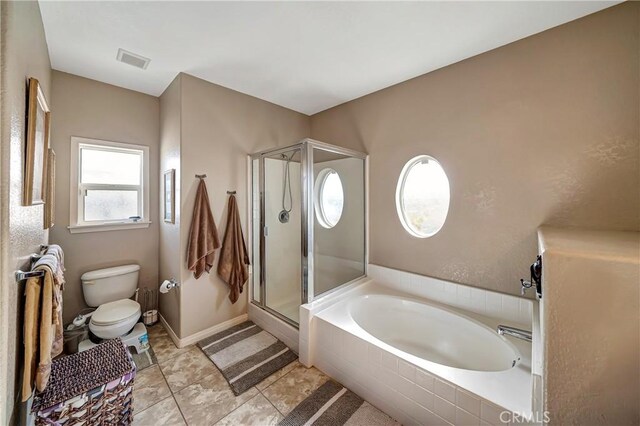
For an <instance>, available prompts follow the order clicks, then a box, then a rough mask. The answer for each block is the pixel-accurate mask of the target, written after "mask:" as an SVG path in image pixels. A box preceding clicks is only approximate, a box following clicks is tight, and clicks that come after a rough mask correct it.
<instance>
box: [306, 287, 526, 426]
mask: <svg viewBox="0 0 640 426" xmlns="http://www.w3.org/2000/svg"><path fill="white" fill-rule="evenodd" d="M452 285H455V284H452ZM301 315H302V318H301V324H300V333H301V340H300V342H301V346H302V347H301V360H302V361H303V363H306V364H307V365H310V364H312V365H315V366H317V367H318V368H319V369H320V370H322V371H324V372H325V373H327V374H328V375H330V376H331V377H333V378H334V379H336V380H338V381H339V382H341V383H343V384H344V385H345V386H347V387H349V388H351V389H352V390H353V391H354V392H356V393H358V394H360V395H361V396H362V397H363V398H364V399H366V400H368V401H369V402H371V403H373V404H374V405H376V406H378V407H379V408H380V409H382V410H384V411H385V412H387V413H389V414H390V415H392V416H393V417H394V418H396V419H397V420H399V421H400V422H402V423H403V424H406V425H409V424H427V425H429V424H442V421H443V419H444V420H446V421H447V422H449V423H451V424H480V419H482V421H484V422H485V423H488V424H493V425H500V424H502V423H501V422H500V418H499V416H500V413H501V412H503V411H509V412H512V413H513V412H516V413H531V411H532V376H531V344H530V343H528V342H524V341H521V340H517V339H513V338H511V337H507V338H505V337H503V336H500V335H498V334H497V333H496V331H495V329H496V327H497V325H498V324H505V325H511V326H517V327H521V328H528V327H531V325H530V324H529V325H527V324H523V323H517V322H514V321H509V320H502V319H496V318H491V317H489V316H487V315H479V314H477V313H473V312H469V311H465V310H462V309H459V308H456V307H452V306H447V305H445V304H442V303H438V302H435V301H432V300H428V299H425V298H420V297H416V296H415V295H411V294H407V293H405V292H402V291H398V290H397V289H394V288H390V287H388V286H385V285H380V284H379V283H376V282H374V281H372V280H363V282H362V283H358V284H355V285H352V286H350V287H349V288H347V289H345V291H343V292H338V293H337V294H334V295H331V297H330V298H327V300H320V301H317V302H314V304H310V305H304V306H303V307H302V309H301ZM529 329H530V328H529ZM505 418H506V417H505Z"/></svg>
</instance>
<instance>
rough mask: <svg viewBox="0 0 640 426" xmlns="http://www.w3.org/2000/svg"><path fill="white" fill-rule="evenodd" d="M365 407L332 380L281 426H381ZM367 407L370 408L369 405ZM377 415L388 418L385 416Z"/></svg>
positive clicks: (281, 423)
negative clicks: (375, 425) (345, 425)
mask: <svg viewBox="0 0 640 426" xmlns="http://www.w3.org/2000/svg"><path fill="white" fill-rule="evenodd" d="M363 403H364V400H363V399H362V398H360V397H359V396H358V395H356V394H355V393H353V392H351V391H350V390H349V389H347V388H345V387H343V386H342V385H341V384H339V383H336V382H334V381H333V380H329V381H327V382H326V383H325V384H324V385H322V386H320V387H319V388H318V389H316V391H315V392H313V393H312V394H311V395H309V396H308V397H307V398H306V399H305V400H304V401H302V402H301V403H300V404H298V405H297V406H296V408H294V409H293V411H292V412H291V413H289V415H288V416H287V417H285V418H284V419H282V421H281V422H280V423H279V426H301V425H315V426H319V425H322V426H338V425H344V424H347V423H348V424H349V425H362V426H367V425H372V424H382V423H381V422H379V421H377V420H378V419H377V418H375V416H374V417H372V416H370V415H369V414H368V411H369V410H367V407H363ZM367 406H368V407H371V406H370V405H369V404H367ZM361 407H362V408H363V409H361ZM371 408H372V407H371ZM374 410H375V409H374ZM375 411H377V410H375ZM377 412H378V413H380V414H381V415H382V416H383V417H384V418H387V416H386V415H384V414H383V413H382V412H379V411H377ZM356 413H357V414H356ZM389 420H390V419H389Z"/></svg>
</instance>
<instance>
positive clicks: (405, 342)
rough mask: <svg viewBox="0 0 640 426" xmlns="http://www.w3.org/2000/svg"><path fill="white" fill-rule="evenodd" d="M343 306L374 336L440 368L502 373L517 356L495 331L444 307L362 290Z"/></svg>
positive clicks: (357, 322)
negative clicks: (365, 292) (360, 293)
mask: <svg viewBox="0 0 640 426" xmlns="http://www.w3.org/2000/svg"><path fill="white" fill-rule="evenodd" d="M347 309H348V310H349V314H350V315H351V317H352V318H353V320H354V321H355V323H356V324H357V325H359V326H360V327H362V329H363V330H364V331H366V332H367V333H369V334H370V335H371V336H373V337H374V338H376V339H378V340H380V341H382V342H384V343H386V344H387V345H389V346H392V347H394V348H396V349H398V350H400V351H403V352H405V353H407V354H410V355H413V356H415V357H418V358H422V359H424V360H427V361H431V362H433V363H437V364H440V365H442V366H448V367H453V368H460V369H464V370H475V371H503V370H508V369H510V368H513V367H514V366H515V365H516V364H517V363H518V362H519V361H520V359H521V357H520V353H519V352H518V349H516V347H515V346H514V345H513V344H511V343H510V342H509V341H507V340H506V339H505V338H504V337H502V336H499V335H498V334H497V333H496V331H495V330H492V329H490V328H489V327H487V326H486V325H485V324H483V323H481V322H479V321H476V320H474V319H472V318H470V317H468V316H466V315H462V314H460V313H459V312H454V311H452V310H450V309H446V308H445V307H443V306H436V305H433V304H428V303H424V302H420V301H416V300H415V299H411V298H407V297H400V296H392V295H385V294H366V295H360V296H354V297H353V298H350V299H349V303H347ZM384 312H392V314H391V315H388V316H387V315H384Z"/></svg>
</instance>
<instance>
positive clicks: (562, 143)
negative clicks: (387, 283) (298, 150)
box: [311, 2, 640, 293]
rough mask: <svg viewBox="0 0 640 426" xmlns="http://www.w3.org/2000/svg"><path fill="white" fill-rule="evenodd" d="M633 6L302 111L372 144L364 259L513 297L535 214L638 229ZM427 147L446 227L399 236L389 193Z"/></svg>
mask: <svg viewBox="0 0 640 426" xmlns="http://www.w3.org/2000/svg"><path fill="white" fill-rule="evenodd" d="M639 11H640V4H638V3H631V2H629V3H625V4H622V5H619V6H616V7H613V8H610V9H607V10H604V11H602V12H599V13H596V14H594V15H591V16H588V17H586V18H583V19H580V20H577V21H574V22H571V23H568V24H565V25H562V26H560V27H557V28H555V29H551V30H549V31H546V32H543V33H541V34H538V35H535V36H532V37H529V38H527V39H524V40H521V41H518V42H515V43H512V44H510V45H507V46H504V47H501V48H499V49H496V50H493V51H490V52H487V53H484V54H482V55H479V56H476V57H473V58H470V59H468V60H465V61H462V62H460V63H457V64H454V65H451V66H449V67H446V68H443V69H440V70H438V71H434V72H432V73H429V74H426V75H423V76H421V77H418V78H415V79H413V80H410V81H407V82H405V83H402V84H398V85H396V86H393V87H391V88H388V89H385V90H382V91H379V92H376V93H373V94H371V95H368V96H365V97H363V98H360V99H357V100H355V101H352V102H349V103H346V104H343V105H341V106H338V107H335V108H333V109H330V110H328V111H325V112H322V113H319V114H316V115H314V116H312V117H311V136H312V137H313V138H314V139H318V140H322V141H324V142H329V143H333V144H337V145H343V146H347V147H351V148H354V149H357V150H362V151H366V152H368V153H369V154H370V166H371V168H370V231H371V235H370V237H371V241H370V261H371V262H372V263H375V264H379V265H383V266H388V267H392V268H398V269H402V270H407V271H411V272H415V273H420V274H425V275H430V276H435V277H439V278H443V279H448V280H452V281H455V282H461V283H465V284H471V285H475V286H479V287H484V288H489V289H492V290H498V291H502V292H508V293H518V291H519V282H518V281H519V279H520V278H521V277H524V276H525V275H526V274H527V270H528V265H529V264H530V263H531V262H532V261H533V259H534V257H535V255H536V228H537V227H538V226H539V225H540V224H553V225H558V226H576V227H585V228H596V229H612V230H634V229H638V228H639V226H640V224H639V222H638V219H639V212H640V205H639V204H640V202H639V199H638V197H639V194H638V182H639V167H640V166H639V157H640V155H639V147H638V145H639V134H638V132H639V117H640V110H639V88H640V84H639V83H640V80H639V75H640V74H639V71H640V70H639V67H638V62H639V55H640V43H639V31H640V25H639V23H640V20H639V13H640V12H639ZM418 154H429V155H432V156H434V157H435V158H436V159H438V160H439V161H440V163H441V164H442V166H443V167H444V169H445V171H446V172H447V175H448V177H449V180H450V184H451V206H450V210H449V216H448V218H447V222H446V223H445V225H444V228H443V229H442V230H441V231H440V232H439V233H438V234H437V235H435V236H433V237H431V238H428V239H418V238H414V237H411V236H409V235H408V234H407V233H406V232H405V231H404V229H403V228H402V225H401V224H400V221H399V219H398V216H397V214H396V208H395V201H394V196H395V189H396V184H397V179H398V175H399V173H400V170H401V169H402V167H403V165H404V164H405V162H406V161H408V160H409V159H410V158H412V157H413V156H415V155H418Z"/></svg>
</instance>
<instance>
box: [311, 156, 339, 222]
mask: <svg viewBox="0 0 640 426" xmlns="http://www.w3.org/2000/svg"><path fill="white" fill-rule="evenodd" d="M315 198H316V199H315V201H316V202H315V205H316V208H315V210H316V217H317V218H318V222H319V223H320V225H322V226H323V227H324V228H333V227H334V226H336V224H337V223H338V221H339V220H340V217H341V216H342V208H343V207H344V192H343V190H342V181H341V180H340V176H338V172H336V171H335V170H333V169H328V168H327V169H324V170H322V171H320V173H318V183H317V184H316V194H315Z"/></svg>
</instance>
